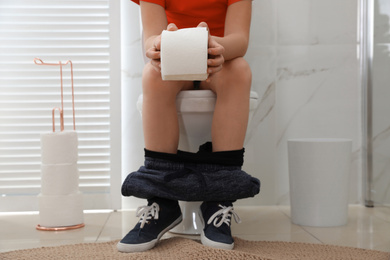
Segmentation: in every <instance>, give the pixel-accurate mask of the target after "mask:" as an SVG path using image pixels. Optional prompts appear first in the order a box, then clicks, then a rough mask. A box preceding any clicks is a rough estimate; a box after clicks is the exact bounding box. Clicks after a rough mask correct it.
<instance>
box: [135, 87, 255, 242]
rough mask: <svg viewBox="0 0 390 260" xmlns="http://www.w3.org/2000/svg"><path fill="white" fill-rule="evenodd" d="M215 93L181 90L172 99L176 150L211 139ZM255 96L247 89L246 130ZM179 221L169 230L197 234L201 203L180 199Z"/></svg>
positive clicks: (191, 149)
mask: <svg viewBox="0 0 390 260" xmlns="http://www.w3.org/2000/svg"><path fill="white" fill-rule="evenodd" d="M142 101H143V98H142V95H140V96H139V98H138V102H137V108H138V111H140V113H141V115H142ZM215 102H216V95H215V94H214V93H213V92H212V91H211V90H184V91H181V92H180V93H179V95H178V96H177V98H176V107H177V112H178V119H179V127H180V139H179V147H178V149H179V150H182V151H188V152H197V151H198V148H199V146H200V145H201V144H203V143H205V142H208V141H211V123H212V119H213V113H214V107H215ZM257 102H258V95H257V93H256V92H253V91H251V95H250V103H249V106H250V109H249V122H248V129H249V128H250V126H251V124H250V122H251V119H252V115H253V112H254V110H255V108H256V107H257ZM179 203H180V207H181V210H182V214H183V221H182V222H181V223H180V224H179V225H178V226H176V227H175V228H173V229H171V230H170V231H171V232H174V233H179V234H189V235H198V234H200V233H201V232H202V229H203V226H202V223H201V221H200V219H199V217H198V211H199V207H200V204H201V203H202V202H183V201H180V202H179Z"/></svg>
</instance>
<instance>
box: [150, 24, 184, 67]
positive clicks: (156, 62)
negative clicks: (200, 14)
mask: <svg viewBox="0 0 390 260" xmlns="http://www.w3.org/2000/svg"><path fill="white" fill-rule="evenodd" d="M167 30H168V31H176V30H177V26H176V25H175V24H174V23H171V24H169V25H168V26H167ZM160 51H161V34H160V35H158V36H156V38H155V39H154V41H153V47H151V48H150V49H148V50H147V51H146V54H145V55H146V57H148V58H149V59H150V63H151V64H152V65H153V68H155V69H156V70H157V71H158V72H160V71H161V60H160V57H161V54H160Z"/></svg>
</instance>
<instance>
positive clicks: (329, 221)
mask: <svg viewBox="0 0 390 260" xmlns="http://www.w3.org/2000/svg"><path fill="white" fill-rule="evenodd" d="M351 151H352V140H350V139H332V138H318V139H314V138H307V139H289V140H288V165H289V177H290V181H289V182H290V202H291V220H292V222H293V223H294V224H297V225H303V226H316V227H331V226H342V225H345V224H346V223H347V220H348V186H349V171H350V164H351Z"/></svg>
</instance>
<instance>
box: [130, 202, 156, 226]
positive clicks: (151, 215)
mask: <svg viewBox="0 0 390 260" xmlns="http://www.w3.org/2000/svg"><path fill="white" fill-rule="evenodd" d="M159 211H160V206H159V205H158V204H157V203H156V202H153V204H152V205H150V206H141V207H138V208H137V212H136V213H137V215H136V216H137V217H141V218H140V220H139V223H141V228H143V227H144V226H145V223H147V222H148V220H151V219H158V212H159Z"/></svg>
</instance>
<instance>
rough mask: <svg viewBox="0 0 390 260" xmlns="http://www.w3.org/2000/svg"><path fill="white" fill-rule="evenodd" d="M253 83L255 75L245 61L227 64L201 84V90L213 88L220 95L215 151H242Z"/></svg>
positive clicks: (241, 59)
mask: <svg viewBox="0 0 390 260" xmlns="http://www.w3.org/2000/svg"><path fill="white" fill-rule="evenodd" d="M251 83H252V73H251V70H250V67H249V64H248V63H247V62H246V61H245V60H244V59H243V58H236V59H234V60H231V61H227V62H225V63H224V64H223V68H222V70H221V71H220V72H218V73H216V74H214V75H213V77H212V78H211V82H210V83H206V82H202V85H201V88H210V89H211V90H213V91H214V92H215V93H216V94H217V103H216V106H215V111H214V117H213V125H212V133H211V134H212V142H213V151H214V152H217V151H230V150H239V149H242V148H243V145H244V139H245V134H246V129H247V124H248V117H249V97H250V89H251Z"/></svg>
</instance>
